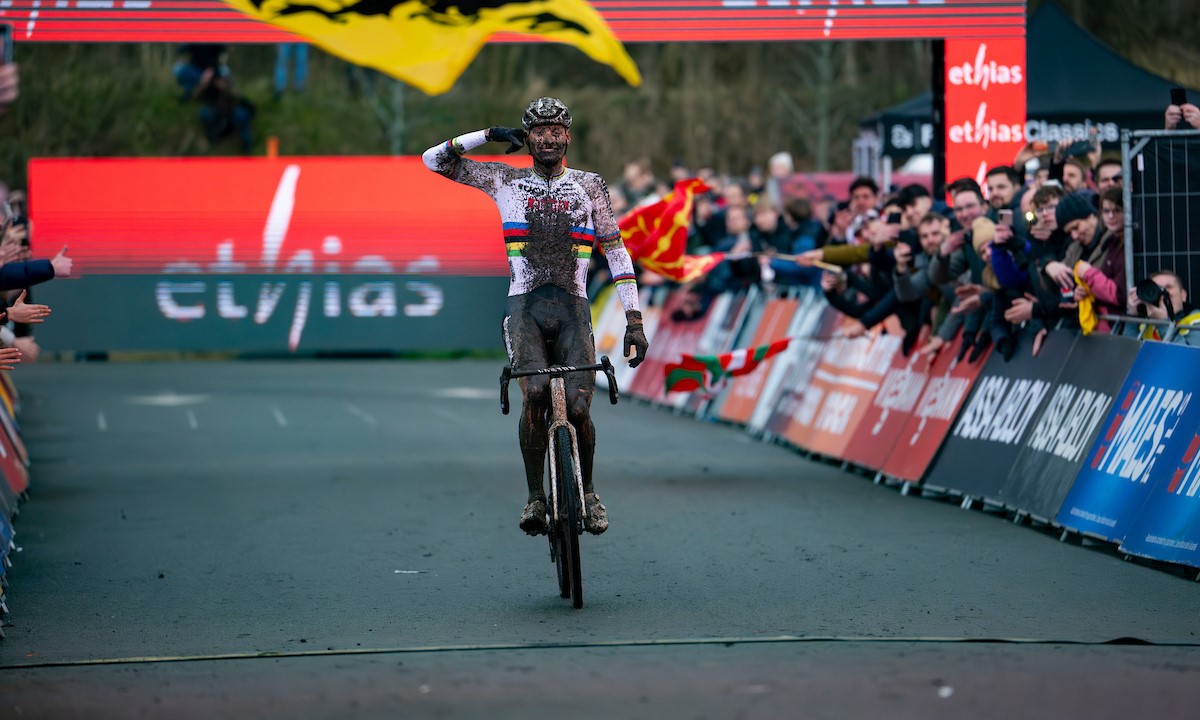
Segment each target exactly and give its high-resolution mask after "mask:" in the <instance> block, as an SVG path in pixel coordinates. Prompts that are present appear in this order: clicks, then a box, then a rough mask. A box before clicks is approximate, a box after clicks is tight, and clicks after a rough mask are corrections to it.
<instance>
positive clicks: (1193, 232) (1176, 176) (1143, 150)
mask: <svg viewBox="0 0 1200 720" xmlns="http://www.w3.org/2000/svg"><path fill="white" fill-rule="evenodd" d="M1121 166H1122V178H1124V183H1123V185H1124V191H1125V277H1126V281H1127V283H1128V284H1129V290H1130V292H1132V291H1133V286H1134V284H1135V283H1137V281H1138V280H1141V279H1143V278H1145V277H1148V276H1149V275H1150V274H1151V273H1153V272H1155V271H1158V270H1162V269H1169V270H1172V271H1174V272H1175V274H1176V275H1178V276H1179V277H1180V279H1181V280H1182V281H1183V285H1184V288H1191V292H1200V130H1190V129H1189V130H1123V131H1122V132H1121Z"/></svg>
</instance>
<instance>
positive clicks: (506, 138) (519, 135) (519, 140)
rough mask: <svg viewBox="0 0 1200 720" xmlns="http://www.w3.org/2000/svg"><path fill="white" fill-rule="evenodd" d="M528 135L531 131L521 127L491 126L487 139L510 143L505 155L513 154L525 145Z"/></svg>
mask: <svg viewBox="0 0 1200 720" xmlns="http://www.w3.org/2000/svg"><path fill="white" fill-rule="evenodd" d="M528 137H529V133H527V132H525V131H524V130H521V129H519V128H509V127H491V128H488V130H487V139H488V140H490V141H491V142H507V143H510V144H509V146H508V149H507V150H505V151H504V154H505V155H511V154H512V153H515V152H516V151H518V150H520V149H521V148H523V147H525V140H526V139H527V138H528Z"/></svg>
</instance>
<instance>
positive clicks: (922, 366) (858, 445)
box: [844, 338, 931, 470]
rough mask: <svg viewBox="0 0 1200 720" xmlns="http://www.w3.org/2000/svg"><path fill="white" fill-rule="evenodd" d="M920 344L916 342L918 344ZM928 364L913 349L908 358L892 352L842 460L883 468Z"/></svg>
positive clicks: (922, 385)
mask: <svg viewBox="0 0 1200 720" xmlns="http://www.w3.org/2000/svg"><path fill="white" fill-rule="evenodd" d="M922 340H924V338H922ZM922 344H924V343H923V342H921V343H918V347H919V346H920V345H922ZM930 365H931V363H930V361H929V358H928V357H927V356H922V355H918V354H917V353H916V352H915V351H914V352H911V353H909V355H908V357H904V355H903V354H902V353H899V352H897V353H896V355H895V357H893V358H892V367H891V368H890V369H889V370H888V372H887V374H886V375H884V376H883V380H882V381H881V382H880V385H879V392H877V393H875V397H874V399H873V400H872V401H871V407H870V408H869V409H868V410H867V412H866V413H865V414H864V415H863V419H862V422H861V423H860V424H859V426H858V430H857V432H855V433H854V439H853V440H852V441H851V442H850V444H849V445H847V446H846V454H845V455H844V459H846V460H849V461H850V462H852V463H855V464H856V465H861V466H862V467H866V468H871V469H872V470H879V469H881V468H882V467H883V464H884V462H885V461H886V460H887V458H888V455H889V454H891V452H892V445H893V444H894V443H895V442H896V440H897V438H898V437H899V436H900V431H901V430H902V429H903V428H904V425H905V424H906V423H907V422H908V419H909V418H910V417H912V412H913V410H914V409H915V408H916V406H917V400H918V399H919V398H920V397H921V392H922V391H923V390H924V389H925V384H926V383H927V382H928V381H929V368H930Z"/></svg>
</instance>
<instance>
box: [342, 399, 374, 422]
mask: <svg viewBox="0 0 1200 720" xmlns="http://www.w3.org/2000/svg"><path fill="white" fill-rule="evenodd" d="M346 409H347V410H349V411H350V414H351V415H355V416H357V417H359V418H361V419H362V421H363V422H365V423H366V424H368V425H374V424H375V418H373V417H371V416H370V415H368V414H366V413H365V412H363V411H362V409H361V408H360V407H359V406H357V405H355V404H354V403H346Z"/></svg>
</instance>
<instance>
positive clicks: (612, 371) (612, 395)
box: [600, 355, 621, 405]
mask: <svg viewBox="0 0 1200 720" xmlns="http://www.w3.org/2000/svg"><path fill="white" fill-rule="evenodd" d="M600 364H601V365H603V366H604V376H605V377H607V378H608V401H609V403H611V404H613V405H616V404H617V398H619V397H620V396H621V393H620V391H619V390H618V389H617V370H616V368H614V367H613V364H612V362H611V361H610V360H609V359H608V356H607V355H602V356H600Z"/></svg>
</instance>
